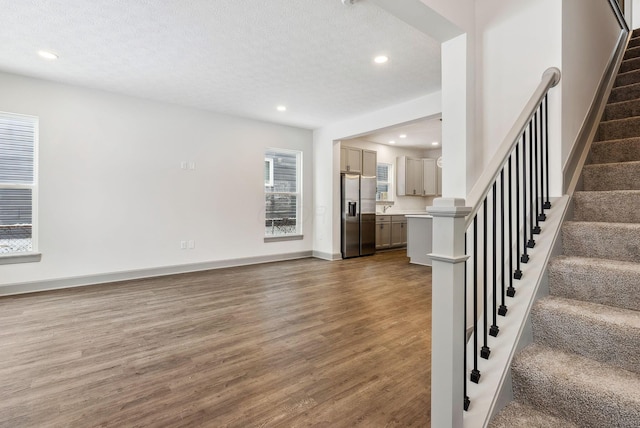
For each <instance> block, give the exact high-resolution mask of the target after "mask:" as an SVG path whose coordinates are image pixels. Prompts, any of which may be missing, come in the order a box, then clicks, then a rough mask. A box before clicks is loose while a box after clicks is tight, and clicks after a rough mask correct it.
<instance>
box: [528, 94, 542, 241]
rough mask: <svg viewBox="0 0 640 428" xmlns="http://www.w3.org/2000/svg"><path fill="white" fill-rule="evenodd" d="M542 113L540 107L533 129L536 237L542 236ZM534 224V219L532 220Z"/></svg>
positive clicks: (535, 116)
mask: <svg viewBox="0 0 640 428" xmlns="http://www.w3.org/2000/svg"><path fill="white" fill-rule="evenodd" d="M539 112H540V107H539V106H538V109H537V110H536V112H535V113H534V116H533V117H534V121H533V128H534V135H535V139H534V142H533V144H532V145H533V177H534V178H535V185H533V183H532V185H533V186H534V189H533V190H534V191H535V197H534V198H533V200H534V201H535V222H536V225H535V227H534V228H533V231H532V232H533V233H534V234H536V235H539V234H540V223H538V222H539V221H540V211H539V207H540V204H539V203H538V197H539V195H540V186H539V182H540V172H539V168H540V166H539V165H538V143H539V139H538V136H539V134H540V127H539V125H540V122H542V119H540V120H539V121H538V113H539ZM531 221H532V222H533V219H532V220H531Z"/></svg>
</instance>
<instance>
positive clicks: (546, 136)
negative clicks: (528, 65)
mask: <svg viewBox="0 0 640 428" xmlns="http://www.w3.org/2000/svg"><path fill="white" fill-rule="evenodd" d="M548 107H549V104H548V103H547V95H545V96H544V144H545V153H544V155H545V163H546V173H547V200H546V201H545V203H544V209H545V210H548V209H550V208H551V202H550V201H549V114H548V111H547V108H548Z"/></svg>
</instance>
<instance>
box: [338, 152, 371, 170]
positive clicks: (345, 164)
mask: <svg viewBox="0 0 640 428" xmlns="http://www.w3.org/2000/svg"><path fill="white" fill-rule="evenodd" d="M374 171H375V170H374ZM340 172H351V173H354V174H360V173H361V172H362V150H361V149H357V148H355V147H347V146H341V147H340ZM373 175H375V172H374V174H373Z"/></svg>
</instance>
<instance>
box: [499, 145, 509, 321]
mask: <svg viewBox="0 0 640 428" xmlns="http://www.w3.org/2000/svg"><path fill="white" fill-rule="evenodd" d="M509 160H511V158H509ZM504 168H505V167H504V166H503V167H502V169H501V170H500V230H501V232H500V262H501V263H500V282H501V290H502V292H501V293H500V296H501V297H502V301H501V303H502V304H501V305H500V307H499V308H498V315H501V316H505V315H506V314H507V305H505V302H504V295H505V289H504V287H505V282H504V269H505V265H506V263H505V262H506V260H505V254H504V237H505V233H504ZM509 272H511V270H509ZM509 276H511V275H509Z"/></svg>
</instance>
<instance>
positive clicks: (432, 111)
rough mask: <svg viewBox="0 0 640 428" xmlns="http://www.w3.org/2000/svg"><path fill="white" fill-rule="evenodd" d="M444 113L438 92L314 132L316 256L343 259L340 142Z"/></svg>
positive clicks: (314, 244)
mask: <svg viewBox="0 0 640 428" xmlns="http://www.w3.org/2000/svg"><path fill="white" fill-rule="evenodd" d="M441 111H442V104H441V94H440V93H439V92H437V93H433V94H429V95H425V96H423V97H420V98H417V99H415V100H411V101H408V102H405V103H401V104H397V105H395V106H392V107H389V108H385V109H382V110H378V111H375V112H371V113H368V114H364V115H362V116H358V117H355V118H350V119H345V120H344V121H341V122H338V123H334V124H331V125H328V126H325V127H324V128H320V129H316V130H314V131H313V158H314V170H313V178H314V182H313V184H314V189H313V192H314V195H315V200H314V214H315V217H314V237H313V238H314V243H313V252H314V255H316V256H317V257H320V258H325V259H339V258H340V141H341V140H344V139H346V138H354V137H358V136H361V135H364V134H368V133H371V131H375V130H378V129H383V128H387V127H389V126H392V125H397V124H400V123H405V122H410V121H412V120H416V119H421V118H424V117H430V116H434V115H436V114H440V112H441Z"/></svg>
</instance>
